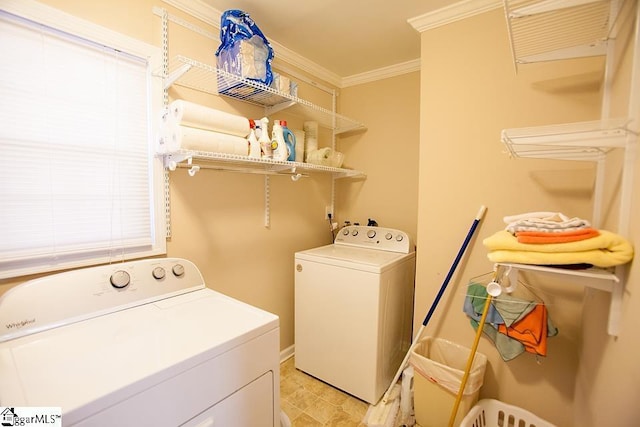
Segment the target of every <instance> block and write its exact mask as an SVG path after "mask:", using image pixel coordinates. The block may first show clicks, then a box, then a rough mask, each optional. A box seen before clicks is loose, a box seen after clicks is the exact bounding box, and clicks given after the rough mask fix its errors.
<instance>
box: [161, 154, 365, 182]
mask: <svg viewBox="0 0 640 427" xmlns="http://www.w3.org/2000/svg"><path fill="white" fill-rule="evenodd" d="M162 157H163V159H164V165H165V167H167V168H168V169H170V170H174V169H175V168H176V167H188V168H192V167H194V166H196V167H197V168H198V169H213V170H220V171H227V172H242V173H256V174H261V175H290V176H292V177H297V178H300V177H303V176H306V175H307V174H312V173H322V174H330V175H333V177H334V178H364V177H366V174H364V173H363V172H360V171H358V170H354V169H345V168H334V167H331V166H325V165H316V164H312V163H301V162H289V161H278V160H271V159H262V158H254V157H249V156H240V155H237V154H226V153H213V152H206V151H192V150H179V151H176V152H172V153H167V154H163V155H162ZM185 162H186V163H185Z"/></svg>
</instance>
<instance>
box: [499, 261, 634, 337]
mask: <svg viewBox="0 0 640 427" xmlns="http://www.w3.org/2000/svg"><path fill="white" fill-rule="evenodd" d="M496 265H497V266H502V267H504V268H506V269H507V271H508V275H509V282H510V283H511V287H510V288H509V291H513V290H515V287H516V286H517V283H518V275H519V274H520V272H521V271H530V272H532V273H535V274H547V275H553V276H555V277H558V278H564V279H566V280H571V281H574V282H575V283H578V284H580V285H583V286H584V287H587V288H592V289H598V290H601V291H605V292H609V293H611V303H610V305H609V323H608V326H607V332H608V333H609V335H612V336H617V335H618V332H619V330H620V316H621V313H622V297H623V290H624V283H623V281H622V280H620V277H619V276H618V275H617V274H616V272H614V271H612V270H609V269H602V268H595V267H592V268H587V269H582V270H571V269H566V268H559V267H547V266H541V265H529V264H514V263H497V264H496Z"/></svg>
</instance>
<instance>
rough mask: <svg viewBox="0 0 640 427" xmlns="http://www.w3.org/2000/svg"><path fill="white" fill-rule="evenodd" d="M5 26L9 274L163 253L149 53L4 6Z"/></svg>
mask: <svg viewBox="0 0 640 427" xmlns="http://www.w3.org/2000/svg"><path fill="white" fill-rule="evenodd" d="M0 34H1V36H0V38H1V39H2V43H0V99H2V102H0V123H2V125H1V126H0V153H1V156H0V158H1V160H0V162H1V165H0V198H1V199H0V200H1V202H0V278H2V277H12V276H16V275H22V274H25V273H33V272H41V271H48V270H55V269H60V268H67V267H70V266H77V265H85V264H90V263H99V262H105V261H112V260H119V259H125V258H131V257H135V256H142V255H145V254H153V253H157V250H158V248H157V245H156V244H158V243H159V242H158V241H159V240H160V239H162V240H163V239H164V236H157V235H156V234H157V233H156V230H157V227H155V222H154V221H157V220H159V219H160V218H158V216H159V215H155V214H154V197H161V195H155V194H154V185H153V183H154V175H153V173H154V167H153V155H152V153H151V150H150V135H149V134H150V132H151V126H150V123H151V120H150V115H151V114H152V109H151V108H150V98H151V96H150V93H149V91H150V90H151V85H150V83H149V79H150V73H149V71H148V68H149V67H148V63H147V60H146V59H145V58H140V57H136V56H134V55H130V54H127V53H125V52H123V51H121V50H117V49H113V48H110V47H107V46H104V45H101V44H98V43H94V42H91V41H89V40H86V39H84V38H80V37H77V36H73V35H71V34H69V33H66V32H62V31H58V30H55V29H53V28H51V27H47V26H45V25H41V24H37V23H35V22H33V21H30V20H26V19H23V18H19V17H17V16H15V15H11V14H9V13H6V12H2V14H0ZM160 246H161V247H162V248H164V242H162V244H160Z"/></svg>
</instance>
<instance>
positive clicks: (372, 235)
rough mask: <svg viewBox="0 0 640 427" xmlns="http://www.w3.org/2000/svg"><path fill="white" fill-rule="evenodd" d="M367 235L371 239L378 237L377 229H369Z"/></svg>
mask: <svg viewBox="0 0 640 427" xmlns="http://www.w3.org/2000/svg"><path fill="white" fill-rule="evenodd" d="M367 237H368V238H370V239H373V238H374V237H376V232H375V230H369V231H367Z"/></svg>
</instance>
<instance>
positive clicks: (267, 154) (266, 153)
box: [258, 117, 273, 159]
mask: <svg viewBox="0 0 640 427" xmlns="http://www.w3.org/2000/svg"><path fill="white" fill-rule="evenodd" d="M260 123H261V126H260V129H261V132H260V139H258V142H259V143H260V150H261V151H262V157H263V158H264V159H272V158H273V151H272V150H271V139H269V132H267V130H268V129H269V119H267V118H266V117H263V118H261V119H260Z"/></svg>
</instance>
